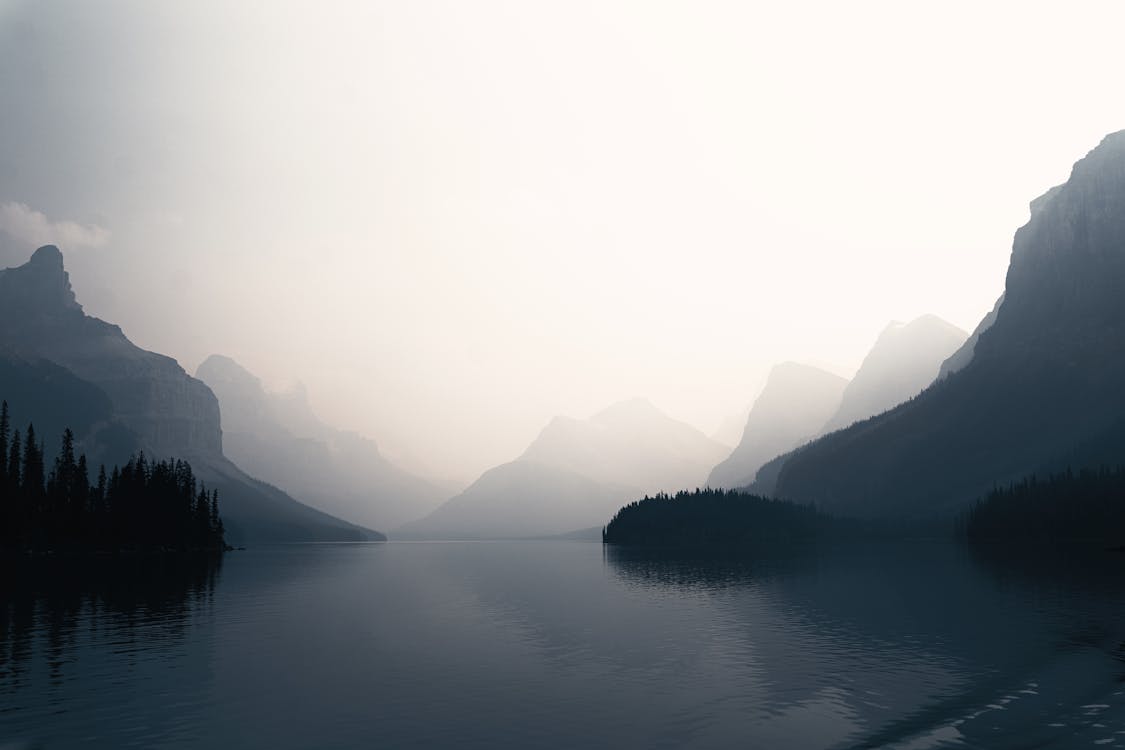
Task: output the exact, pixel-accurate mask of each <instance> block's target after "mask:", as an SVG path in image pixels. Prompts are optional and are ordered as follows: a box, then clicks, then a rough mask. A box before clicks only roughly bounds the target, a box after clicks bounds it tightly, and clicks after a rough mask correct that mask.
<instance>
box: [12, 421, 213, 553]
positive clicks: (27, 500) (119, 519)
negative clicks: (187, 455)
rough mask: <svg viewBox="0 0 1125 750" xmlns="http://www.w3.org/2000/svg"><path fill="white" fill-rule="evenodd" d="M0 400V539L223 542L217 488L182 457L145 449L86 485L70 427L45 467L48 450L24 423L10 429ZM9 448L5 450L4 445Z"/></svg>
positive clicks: (198, 546) (192, 546)
mask: <svg viewBox="0 0 1125 750" xmlns="http://www.w3.org/2000/svg"><path fill="white" fill-rule="evenodd" d="M7 430H8V421H7V408H6V404H0V434H2V436H3V438H4V440H2V441H0V447H3V448H5V449H6V450H5V451H0V478H2V479H4V480H5V481H3V482H0V524H2V525H0V546H7V545H20V546H26V547H30V548H32V549H43V548H46V549H55V548H60V549H86V550H106V551H116V550H122V549H139V550H141V549H143V550H221V549H223V548H224V546H225V545H224V541H223V521H222V518H221V517H220V515H219V494H218V491H217V490H212V491H211V492H210V493H208V491H207V489H206V488H201V489H200V490H199V492H198V493H197V492H196V487H197V484H196V480H195V476H194V474H193V473H192V470H191V466H190V464H188V463H187V462H186V461H183V460H178V459H175V458H169V459H165V460H159V461H154V460H151V459H149V458H147V457H146V456H145V455H144V454H143V453H140V454H138V455H137V456H135V457H133V458H131V459H130V460H129V461H128V462H127V463H126V464H125V465H124V466H123V467H116V466H115V467H113V470H112V472H111V473H110V474H108V475H107V473H106V468H105V466H101V467H100V468H99V470H98V479H97V484H96V485H95V486H93V487H91V486H90V476H89V466H88V463H87V461H86V456H85V455H84V454H83V455H79V456H77V458H76V457H75V454H76V451H75V439H74V433H73V432H72V431H71V430H69V429H67V430H65V431H64V432H63V435H62V441H61V444H60V448H59V452H58V455H57V456H56V457H55V460H54V462H53V464H52V467H51V471H50V474H49V475H48V476H47V477H44V458H45V450H44V447H43V444H42V443H41V442H39V441H37V436H36V434H35V428H34V426H32V425H29V426H28V428H27V433H26V434H25V436H24V437H23V439H22V440H21V438H20V433H19V432H18V431H16V432H14V433H12V435H11V436H10V437H9V436H8V433H7ZM5 452H6V453H7V455H6V456H5V455H4V453H5Z"/></svg>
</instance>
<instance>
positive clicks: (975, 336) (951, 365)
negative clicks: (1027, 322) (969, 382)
mask: <svg viewBox="0 0 1125 750" xmlns="http://www.w3.org/2000/svg"><path fill="white" fill-rule="evenodd" d="M1002 304H1004V295H1003V294H1001V295H1000V297H999V299H997V300H996V304H995V305H993V306H992V310H991V311H990V312H989V313H988V314H987V315H985V316H984V318H983V319H982V320H981V322H980V323H978V324H977V327H976V328H974V329H973V333H972V335H971V336H969V338H967V339H965V343H963V344H961V347H960V348H959V349H958V350H957V351H955V352H953V354H951V355H950V356H949V359H947V360H945V361H944V362H942V363H941V369H940V370H938V376H937V379H938V380H941V379H942V378H944V377H946V376H947V375H952V374H953V373H955V372H957V371H958V370H963V369H965V365H967V364H969V363H970V362H972V361H973V352H974V351H975V350H976V348H977V341H978V340H979V339H980V335H981V334H982V333H984V332H985V331H987V330H988V329H989V328H991V327H992V324H993V323H995V322H996V313H997V311H998V310H999V309H1000V305H1002Z"/></svg>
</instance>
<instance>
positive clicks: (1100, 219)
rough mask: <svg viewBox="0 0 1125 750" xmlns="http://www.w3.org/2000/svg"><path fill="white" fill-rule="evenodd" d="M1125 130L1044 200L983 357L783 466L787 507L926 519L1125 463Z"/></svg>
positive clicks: (979, 353)
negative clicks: (1022, 485)
mask: <svg viewBox="0 0 1125 750" xmlns="http://www.w3.org/2000/svg"><path fill="white" fill-rule="evenodd" d="M1123 288H1125V131H1122V132H1118V133H1114V134H1111V135H1109V136H1107V137H1106V138H1105V139H1104V140H1103V141H1102V142H1101V143H1100V144H1099V145H1098V146H1097V148H1095V149H1094V150H1092V151H1091V152H1090V153H1089V154H1088V155H1087V156H1086V157H1085V158H1083V159H1082V160H1080V161H1079V162H1078V163H1076V164H1075V165H1074V168H1073V170H1072V172H1071V175H1070V178H1069V179H1068V180H1067V182H1066V183H1065V184H1063V185H1060V186H1057V187H1055V188H1052V189H1051V190H1050V191H1048V192H1047V193H1046V194H1044V195H1043V196H1041V197H1040V198H1038V199H1036V200H1035V201H1033V202H1032V203H1031V216H1030V219H1029V220H1028V222H1027V224H1025V225H1024V226H1023V227H1021V228H1020V229H1019V230H1018V231H1017V232H1016V235H1015V239H1014V242H1013V247H1012V255H1011V261H1010V264H1009V268H1008V273H1007V278H1006V280H1005V289H1004V294H1003V297H1002V299H1001V301H1000V302H999V303H998V305H997V307H996V308H995V310H994V311H993V312H992V313H990V316H989V318H991V320H990V319H989V318H986V319H985V320H984V321H982V324H981V326H980V327H978V331H977V334H976V340H975V342H973V345H972V348H971V353H969V352H967V351H964V350H963V351H960V352H958V353H957V354H955V355H954V356H955V359H954V361H953V362H952V364H949V365H948V366H947V367H946V368H945V373H944V377H942V378H941V379H939V380H938V382H936V383H934V384H933V385H931V386H930V387H929V388H928V389H926V390H925V391H924V392H922V393H921V394H919V395H917V396H915V397H914V398H912V399H910V400H908V401H906V402H904V403H902V404H900V405H899V406H897V407H895V408H893V409H891V410H889V411H887V412H884V413H882V414H879V415H877V416H874V417H872V418H870V419H867V420H864V421H861V422H858V423H856V424H853V425H851V426H850V427H847V428H845V429H843V430H840V431H838V432H835V433H832V434H829V435H826V436H824V437H822V438H820V439H819V440H816V441H814V442H812V443H810V444H809V445H806V446H804V447H802V448H800V449H798V450H796V451H794V452H793V453H792V454H791V455H789V456H787V457H785V458H784V459H783V460H781V461H780V462H779V464H780V465H779V466H778V468H777V471H776V482H775V484H774V486H772V487H769V486H758V487H756V488H757V489H761V490H766V491H772V492H773V494H776V495H778V496H780V497H784V498H788V499H793V500H797V501H801V502H813V503H816V504H817V505H818V506H819V507H821V508H823V509H826V510H829V511H832V512H837V513H843V514H850V515H861V516H869V517H870V516H880V517H906V518H919V517H929V516H944V515H948V514H950V513H954V512H957V511H959V510H960V509H963V508H964V507H965V506H966V505H967V504H968V503H970V502H971V501H973V500H974V499H975V498H977V497H980V496H981V495H983V494H984V493H985V492H987V491H988V490H989V489H990V488H992V487H993V486H995V485H997V484H1000V485H1003V484H1005V483H1007V482H1008V481H1010V480H1013V479H1016V478H1018V477H1022V476H1025V475H1027V474H1030V473H1036V472H1039V473H1043V472H1048V471H1052V470H1060V469H1064V468H1065V467H1067V466H1096V465H1097V464H1099V463H1109V464H1119V463H1120V462H1121V456H1122V455H1125V389H1123V388H1122V387H1121V383H1122V382H1125V295H1123V294H1122V293H1121V290H1122V289H1123Z"/></svg>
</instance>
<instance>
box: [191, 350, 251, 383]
mask: <svg viewBox="0 0 1125 750" xmlns="http://www.w3.org/2000/svg"><path fill="white" fill-rule="evenodd" d="M195 376H196V377H197V378H199V379H200V380H202V381H203V382H205V383H219V382H221V383H231V384H235V385H239V386H242V387H246V388H252V389H254V390H261V389H262V383H261V380H259V379H258V377H257V376H256V375H254V374H253V373H252V372H250V371H249V370H247V369H246V368H245V367H243V366H242V365H240V364H239V363H238V362H236V361H235V360H234V359H232V358H230V357H227V356H225V355H222V354H212V355H211V356H210V357H208V358H207V359H205V360H203V363H202V364H201V365H199V367H198V368H196V371H195Z"/></svg>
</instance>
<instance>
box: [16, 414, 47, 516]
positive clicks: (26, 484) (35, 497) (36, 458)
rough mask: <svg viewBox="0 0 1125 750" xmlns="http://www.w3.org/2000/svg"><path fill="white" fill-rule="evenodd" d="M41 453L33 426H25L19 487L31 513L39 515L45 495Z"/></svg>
mask: <svg viewBox="0 0 1125 750" xmlns="http://www.w3.org/2000/svg"><path fill="white" fill-rule="evenodd" d="M43 471H44V467H43V451H42V448H41V447H40V445H39V443H38V442H37V441H36V439H35V425H33V424H29V425H28V426H27V437H25V438H24V445H23V477H22V482H21V484H20V486H21V487H22V488H23V496H24V499H25V500H26V501H27V503H28V505H29V509H30V510H31V512H32V513H39V512H40V511H41V510H42V508H41V506H42V504H43V495H44V494H45V487H44V485H45V478H44V476H43Z"/></svg>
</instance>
